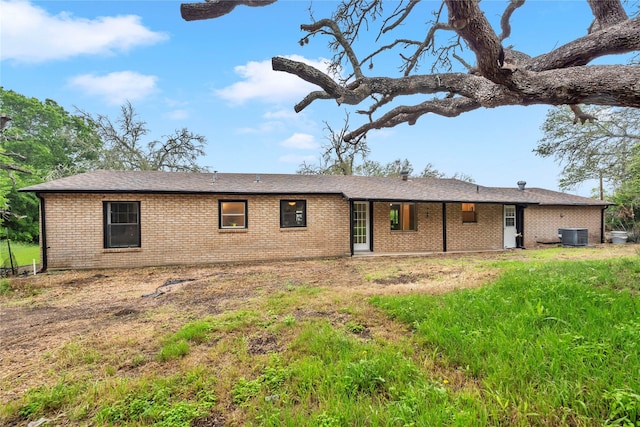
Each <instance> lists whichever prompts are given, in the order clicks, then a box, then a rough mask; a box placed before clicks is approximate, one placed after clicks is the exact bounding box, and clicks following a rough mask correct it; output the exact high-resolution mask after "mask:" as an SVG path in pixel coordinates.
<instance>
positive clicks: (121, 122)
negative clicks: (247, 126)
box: [80, 102, 207, 171]
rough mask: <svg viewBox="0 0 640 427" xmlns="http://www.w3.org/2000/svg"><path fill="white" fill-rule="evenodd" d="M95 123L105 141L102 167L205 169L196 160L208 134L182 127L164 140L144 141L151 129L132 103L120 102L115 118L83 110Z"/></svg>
mask: <svg viewBox="0 0 640 427" xmlns="http://www.w3.org/2000/svg"><path fill="white" fill-rule="evenodd" d="M80 114H81V115H82V116H83V117H84V118H85V119H86V120H87V121H89V122H91V123H92V125H93V126H94V127H95V129H96V131H97V132H98V135H100V138H101V139H102V141H103V143H104V148H103V150H102V151H101V153H100V159H99V161H98V165H99V167H100V168H102V169H116V170H164V171H202V170H205V168H203V167H201V166H199V165H198V164H197V159H198V157H200V156H203V155H204V154H205V153H204V145H205V143H206V141H207V140H206V138H205V137H204V136H202V135H197V134H194V133H192V132H190V131H189V130H188V129H186V128H183V129H179V130H175V132H174V133H173V134H171V135H165V136H164V137H163V138H164V140H163V141H157V140H152V141H148V142H146V143H145V142H144V141H143V138H144V136H145V135H146V134H148V133H149V129H147V127H146V123H145V122H144V121H141V120H140V119H139V118H138V115H137V113H136V112H135V110H134V108H133V106H132V105H131V103H129V102H127V103H126V104H124V105H122V106H121V116H120V117H119V118H118V119H116V121H115V122H113V121H111V119H110V118H109V117H107V116H105V115H102V114H98V115H96V116H92V115H91V114H89V113H87V112H85V111H80Z"/></svg>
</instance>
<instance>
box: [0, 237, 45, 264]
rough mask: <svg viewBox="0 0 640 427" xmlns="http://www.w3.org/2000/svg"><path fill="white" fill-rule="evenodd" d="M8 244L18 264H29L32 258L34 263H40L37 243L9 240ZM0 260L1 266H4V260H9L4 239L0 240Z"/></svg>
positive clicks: (31, 262) (7, 246)
mask: <svg viewBox="0 0 640 427" xmlns="http://www.w3.org/2000/svg"><path fill="white" fill-rule="evenodd" d="M10 244H11V253H13V256H14V258H15V260H16V263H17V264H18V265H31V264H33V260H34V259H35V260H36V264H38V263H40V247H39V246H38V245H33V244H29V243H22V242H14V241H10ZM0 260H1V261H2V266H3V267H6V266H5V262H8V260H9V245H8V244H7V240H6V239H3V240H1V241H0Z"/></svg>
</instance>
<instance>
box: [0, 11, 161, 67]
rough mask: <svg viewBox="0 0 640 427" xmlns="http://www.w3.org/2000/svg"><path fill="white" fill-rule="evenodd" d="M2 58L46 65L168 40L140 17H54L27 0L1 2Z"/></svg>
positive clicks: (64, 14) (0, 31) (65, 15)
mask: <svg viewBox="0 0 640 427" xmlns="http://www.w3.org/2000/svg"><path fill="white" fill-rule="evenodd" d="M0 8H1V9H2V15H1V16H0V38H1V39H2V49H1V50H0V58H1V59H2V60H5V59H11V60H15V61H18V62H31V63H37V62H45V61H52V60H61V59H67V58H71V57H74V56H78V55H89V54H91V55H96V54H98V55H109V54H114V53H116V52H126V51H128V50H130V49H132V48H134V47H136V46H141V45H150V44H154V43H158V42H160V41H163V40H165V39H167V38H168V37H167V35H166V34H163V33H160V32H154V31H151V30H149V29H148V28H146V27H145V26H143V25H142V24H141V22H140V21H141V20H140V17H139V16H135V15H122V16H103V17H98V18H95V19H86V18H79V17H75V16H73V15H71V14H69V13H60V14H58V15H51V14H49V13H48V12H47V11H46V10H44V9H42V8H40V7H36V6H34V5H32V4H31V3H29V2H28V1H23V0H13V1H11V0H9V1H6V0H0Z"/></svg>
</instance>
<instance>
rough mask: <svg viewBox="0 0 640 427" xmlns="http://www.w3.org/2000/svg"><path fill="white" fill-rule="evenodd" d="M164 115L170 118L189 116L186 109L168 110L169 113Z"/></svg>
mask: <svg viewBox="0 0 640 427" xmlns="http://www.w3.org/2000/svg"><path fill="white" fill-rule="evenodd" d="M166 117H167V118H169V119H171V120H184V119H187V118H188V117H189V113H188V112H187V110H173V111H169V113H167V114H166Z"/></svg>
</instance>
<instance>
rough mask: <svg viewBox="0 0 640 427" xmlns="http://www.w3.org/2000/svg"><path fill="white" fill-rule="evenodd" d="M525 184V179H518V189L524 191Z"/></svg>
mask: <svg viewBox="0 0 640 427" xmlns="http://www.w3.org/2000/svg"><path fill="white" fill-rule="evenodd" d="M525 185H527V181H518V190H520V191H524V187H525Z"/></svg>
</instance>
